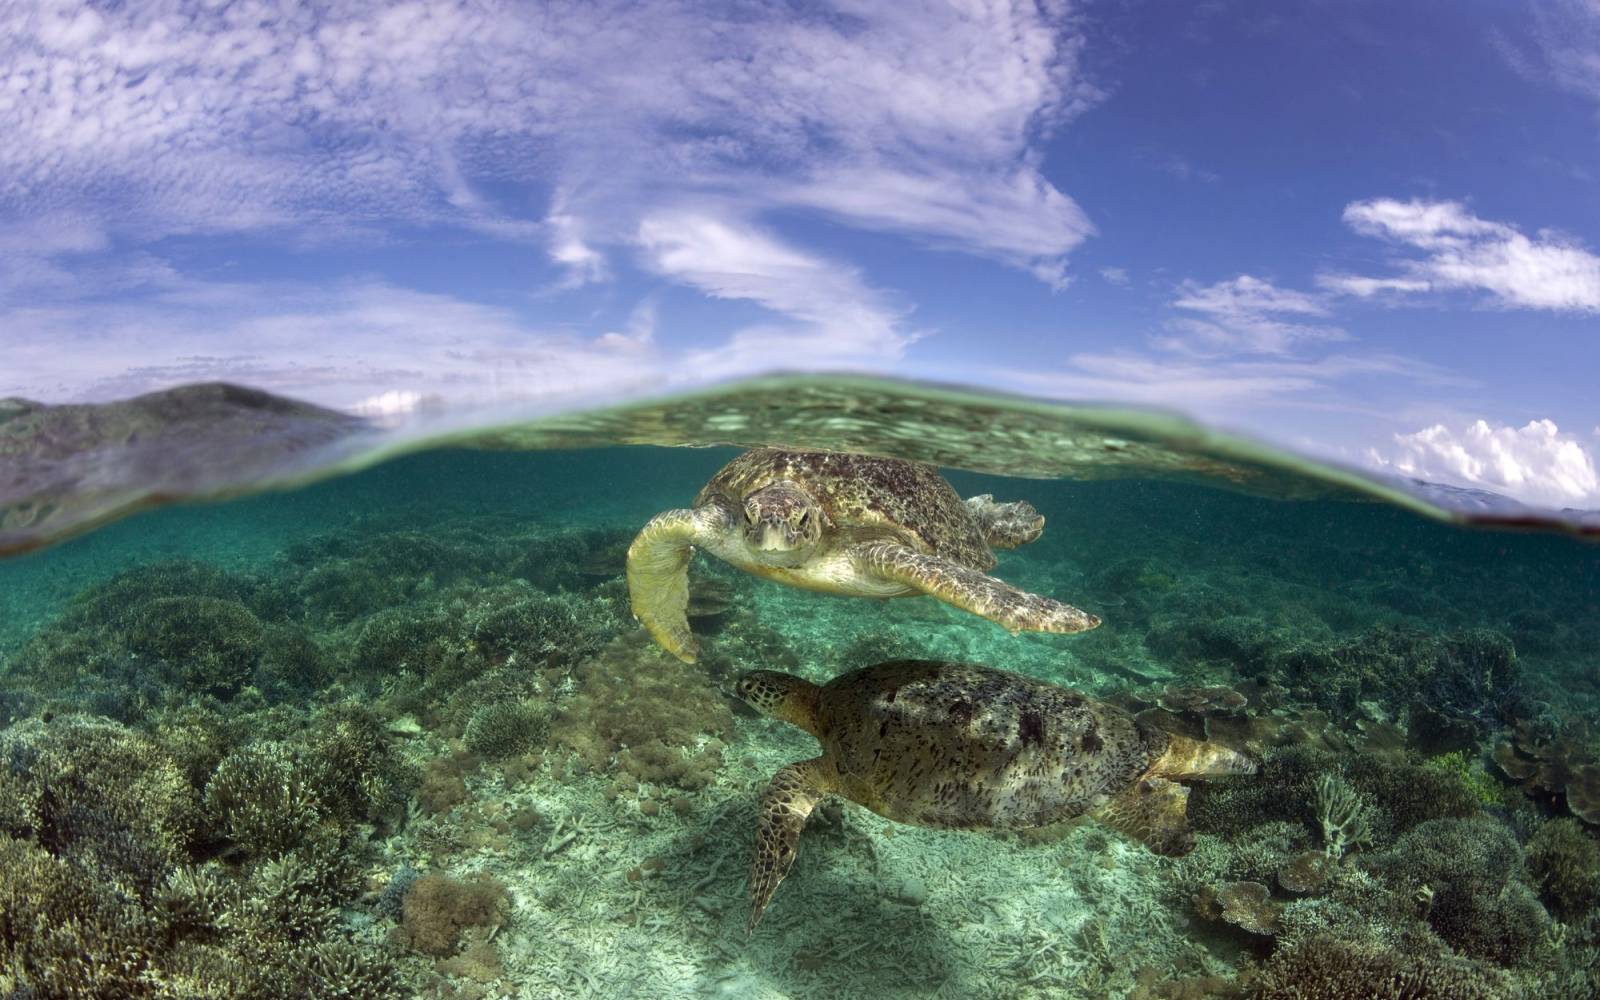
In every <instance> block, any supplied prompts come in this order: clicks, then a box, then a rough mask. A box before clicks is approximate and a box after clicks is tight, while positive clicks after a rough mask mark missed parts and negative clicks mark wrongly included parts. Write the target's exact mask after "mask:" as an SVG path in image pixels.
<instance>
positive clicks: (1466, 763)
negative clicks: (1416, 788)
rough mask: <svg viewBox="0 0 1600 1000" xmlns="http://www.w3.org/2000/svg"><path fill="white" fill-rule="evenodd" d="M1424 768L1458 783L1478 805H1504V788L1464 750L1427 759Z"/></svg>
mask: <svg viewBox="0 0 1600 1000" xmlns="http://www.w3.org/2000/svg"><path fill="white" fill-rule="evenodd" d="M1424 766H1425V767H1427V768H1429V769H1430V770H1434V771H1438V772H1439V773H1440V774H1443V775H1447V776H1449V777H1450V778H1451V779H1454V781H1455V782H1459V784H1460V785H1461V787H1464V788H1466V789H1467V791H1469V792H1471V793H1472V797H1473V798H1474V799H1476V800H1477V802H1478V804H1479V805H1482V806H1499V805H1504V804H1505V801H1506V795H1505V787H1506V786H1505V785H1504V784H1503V783H1502V782H1500V781H1498V780H1496V779H1495V777H1494V776H1493V775H1491V774H1490V773H1489V772H1488V771H1487V770H1486V769H1485V768H1484V766H1483V763H1482V761H1480V760H1479V759H1478V758H1477V756H1476V755H1475V754H1469V753H1468V752H1467V751H1465V750H1452V751H1451V752H1449V753H1445V754H1439V755H1437V756H1435V757H1429V758H1428V759H1427V760H1426V761H1425V762H1424Z"/></svg>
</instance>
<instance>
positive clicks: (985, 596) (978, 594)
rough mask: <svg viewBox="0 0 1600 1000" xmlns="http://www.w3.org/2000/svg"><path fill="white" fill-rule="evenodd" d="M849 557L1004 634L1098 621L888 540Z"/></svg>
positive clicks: (1068, 628)
mask: <svg viewBox="0 0 1600 1000" xmlns="http://www.w3.org/2000/svg"><path fill="white" fill-rule="evenodd" d="M851 555H852V556H853V557H854V559H855V560H856V564H857V565H858V566H859V567H860V568H861V569H862V570H863V571H865V572H868V573H872V574H875V575H877V576H880V577H883V578H885V579H889V580H893V581H895V582H896V583H900V584H904V585H905V586H907V587H914V588H916V589H917V590H920V591H922V592H923V593H925V594H928V595H929V596H931V597H937V598H938V599H939V600H941V601H944V602H945V603H946V604H953V605H955V606H956V607H958V608H961V609H962V610H964V611H970V612H972V613H973V614H975V615H980V616H982V617H984V618H987V619H989V620H990V621H992V622H994V623H995V624H996V625H999V626H1000V627H1001V628H1003V629H1005V630H1006V631H1008V632H1085V631H1087V630H1089V629H1092V628H1094V627H1095V626H1096V625H1099V624H1100V619H1099V618H1098V617H1097V616H1095V615H1091V614H1089V613H1088V612H1087V611H1082V610H1080V609H1078V608H1075V607H1073V606H1072V605H1070V604H1062V603H1061V602H1060V601H1054V600H1051V599H1050V598H1048V597H1041V596H1039V595H1038V594H1030V593H1028V592H1027V591H1025V590H1018V589H1017V588H1016V587H1013V586H1011V584H1009V583H1006V582H1005V581H1004V580H996V579H995V578H994V577H992V576H986V575H984V574H983V573H979V572H978V571H977V570H975V569H971V568H969V567H966V566H963V565H961V564H960V563H957V562H952V561H950V560H949V559H942V558H940V557H938V556H930V555H927V554H925V553H922V552H917V551H915V550H914V549H910V548H907V547H906V546H904V545H899V544H896V543H894V542H875V543H872V544H868V545H862V546H860V547H859V548H857V549H855V550H854V551H853V552H852V553H851Z"/></svg>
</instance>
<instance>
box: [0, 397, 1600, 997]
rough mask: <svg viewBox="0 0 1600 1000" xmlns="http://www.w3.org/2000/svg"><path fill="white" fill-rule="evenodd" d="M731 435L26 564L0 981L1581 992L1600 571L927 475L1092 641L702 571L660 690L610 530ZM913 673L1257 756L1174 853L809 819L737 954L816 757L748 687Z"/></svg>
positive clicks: (58, 986)
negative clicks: (904, 666)
mask: <svg viewBox="0 0 1600 1000" xmlns="http://www.w3.org/2000/svg"><path fill="white" fill-rule="evenodd" d="M975 423H976V424H977V425H978V426H979V428H980V431H981V426H982V423H983V422H982V421H976V422H975ZM946 426H948V423H947V424H946ZM817 436H818V437H819V438H827V436H828V435H827V433H826V432H825V430H824V429H823V428H820V427H819V428H818V432H817ZM979 436H980V438H981V434H980V435H979ZM913 437H914V435H910V434H908V435H905V436H902V438H901V439H900V440H908V439H911V438H913ZM783 440H785V441H787V442H789V443H791V444H800V443H807V442H804V441H797V440H795V439H794V438H793V437H785V438H783ZM970 440H971V439H970V438H968V439H963V441H965V442H967V443H968V444H970ZM817 443H826V444H830V445H834V444H835V443H836V442H835V441H833V440H831V439H830V440H825V441H819V442H817ZM1169 444H1170V448H1171V451H1172V453H1176V454H1183V449H1184V448H1185V447H1193V446H1194V443H1193V442H1192V441H1189V442H1184V441H1173V442H1169ZM738 453H739V452H738V450H737V449H736V448H731V447H719V448H695V449H686V448H665V447H645V446H631V447H611V448H588V449H582V450H544V451H501V452H489V451H479V450H464V449H451V448H437V449H425V450H422V451H420V452H418V453H415V454H409V455H405V456H403V457H400V458H396V459H394V460H392V461H388V462H385V463H383V464H378V465H375V466H373V467H370V468H366V469H365V470H364V471H359V472H355V473H352V474H348V475H342V476H336V477H334V478H328V479H325V480H323V481H320V482H315V483H310V484H308V485H304V486H302V487H300V488H298V489H294V490H290V491H285V492H273V493H265V494H261V495H256V496H249V497H244V498H241V499H235V500H231V501H227V502H221V503H215V504H196V505H188V506H175V507H166V508H163V509H159V510H154V511H148V512H145V513H141V514H136V515H133V516H130V517H126V518H123V519H120V520H115V521H114V522H113V523H110V524H108V525H106V526H104V527H101V528H99V529H98V530H95V531H92V532H89V533H87V534H79V535H78V536H77V537H75V538H71V539H69V540H66V541H62V542H60V543H58V544H55V545H53V546H51V547H47V548H44V549H42V550H39V551H35V552H32V553H30V554H27V555H20V556H16V557H14V558H11V559H9V560H6V561H4V562H0V723H3V724H4V725H5V729H4V730H0V997H8V998H9V997H16V998H22V997H45V996H152V997H191V996H192V997H225V996H227V997H232V996H262V997H276V996H283V997H291V996H293V997H299V996H353V997H399V996H427V997H433V996H457V997H491V996H515V997H579V996H593V997H694V996H730V997H851V996H949V997H1035V996H1037V997H1047V996H1048V997H1054V996H1086V997H1100V996H1112V997H1211V996H1217V997H1230V996H1231V997H1244V996H1261V997H1291V996H1293V997H1343V996H1375V997H1390V996H1393V997H1478V996H1482V997H1520V996H1528V997H1545V996H1574V997H1581V996H1596V995H1600V987H1597V976H1600V911H1597V908H1596V904H1597V902H1600V839H1597V836H1596V834H1597V829H1600V768H1597V766H1596V763H1597V761H1600V741H1597V736H1596V734H1595V732H1594V731H1593V729H1592V727H1591V725H1590V723H1589V720H1592V719H1595V718H1597V717H1600V549H1596V548H1595V547H1594V545H1593V544H1591V543H1585V542H1583V541H1580V540H1577V539H1575V538H1573V537H1570V536H1568V535H1563V534H1559V533H1518V532H1508V531H1491V530H1486V529H1481V528H1466V527H1461V526H1457V525H1453V524H1449V523H1444V522H1441V521H1440V520H1437V519H1430V518H1428V517H1424V516H1422V514H1420V513H1418V512H1417V510H1416V509H1415V507H1416V505H1415V504H1413V505H1412V507H1411V509H1408V508H1405V507H1402V506H1399V505H1397V504H1394V503H1385V502H1379V501H1373V500H1370V499H1369V500H1357V499H1355V498H1354V495H1353V494H1351V493H1349V492H1344V493H1338V492H1335V493H1334V494H1333V495H1330V496H1323V497H1321V498H1315V497H1311V495H1312V494H1314V493H1316V492H1317V491H1315V490H1311V489H1309V488H1308V489H1305V490H1300V489H1288V488H1272V489H1268V488H1265V487H1264V486H1262V484H1261V483H1256V484H1255V488H1253V489H1250V490H1249V491H1248V492H1241V491H1240V489H1239V486H1240V485H1241V483H1240V479H1239V477H1237V476H1227V475H1223V474H1222V472H1223V470H1222V469H1221V467H1220V466H1218V465H1216V464H1214V463H1213V464H1203V463H1198V462H1197V463H1190V464H1187V465H1184V464H1183V463H1179V465H1173V464H1172V463H1168V464H1167V465H1165V466H1163V467H1164V468H1166V469H1167V470H1169V471H1170V470H1172V469H1174V468H1179V467H1181V468H1182V471H1183V475H1182V476H1180V477H1176V478H1177V479H1181V481H1174V478H1175V477H1173V476H1171V475H1167V476H1159V475H1158V474H1157V472H1156V471H1152V470H1151V469H1146V470H1144V471H1143V472H1141V471H1140V470H1139V469H1137V468H1134V469H1128V470H1125V471H1124V474H1123V475H1122V476H1121V477H1119V478H1114V479H1108V480H1105V481H1085V480H1084V479H1082V478H1079V479H1076V480H1062V479H1050V480H1047V479H1037V478H1017V477H1008V476H995V475H980V474H977V473H972V472H965V471H960V470H959V469H952V468H948V467H947V468H946V469H945V475H946V478H947V479H948V480H949V482H950V483H951V484H952V485H953V486H954V487H955V489H956V491H957V492H958V493H959V494H960V495H961V496H963V497H965V496H973V495H977V494H982V493H993V494H994V495H995V496H996V497H997V498H998V499H1000V500H1020V499H1026V500H1027V501H1029V502H1031V503H1032V504H1033V505H1034V506H1035V507H1036V508H1037V509H1038V511H1039V512H1040V513H1042V514H1043V515H1044V516H1045V519H1046V527H1045V530H1044V534H1043V536H1042V537H1041V538H1040V539H1039V540H1038V541H1035V542H1033V543H1031V544H1028V545H1025V546H1023V547H1021V548H1018V549H1015V550H1013V551H1007V552H1002V553H1000V554H999V563H998V565H997V567H996V568H995V569H994V570H993V573H994V575H996V576H998V577H1000V578H1002V579H1004V580H1005V581H1007V582H1009V583H1011V584H1014V585H1015V586H1017V587H1020V588H1022V589H1024V590H1027V591H1031V592H1034V593H1038V594H1043V595H1048V596H1050V597H1053V598H1057V599H1059V600H1062V601H1065V602H1068V603H1070V604H1073V605H1076V606H1078V607H1081V608H1083V609H1085V610H1087V611H1090V612H1093V613H1094V614H1097V615H1099V616H1100V617H1101V618H1102V619H1103V620H1104V623H1103V624H1102V625H1101V626H1100V627H1099V628H1097V629H1094V630H1092V631H1089V632H1084V633H1081V634H1076V635H1045V634H1030V633H1022V634H1019V635H1011V634H1008V633H1007V632H1005V631H1004V630H1003V629H1001V628H999V627H996V626H994V625H992V624H990V623H988V622H985V621H983V620H982V619H980V618H978V617H976V616H974V615H971V614H967V613H965V612H962V611H959V610H956V609H954V608H951V607H949V606H948V605H945V604H941V603H939V602H937V601H935V600H933V599H932V598H928V597H920V598H908V599H897V600H890V601H875V600H867V599H860V598H845V597H837V596H832V595H827V594H819V593H813V592H809V591H804V590H799V589H794V588H789V587H784V586H782V585H780V584H777V583H774V582H770V581H767V580H762V579H759V578H757V577H755V576H752V575H750V574H747V573H743V572H740V571H738V570H736V569H734V568H732V567H730V566H729V565H728V564H726V563H723V562H721V561H717V560H714V559H710V558H708V557H707V556H705V555H704V554H701V555H698V556H696V557H695V559H694V562H693V563H692V565H691V567H690V574H691V581H692V583H691V591H692V596H693V599H694V603H693V610H694V612H695V617H694V618H693V619H692V621H691V625H692V627H693V628H694V630H695V632H696V633H697V635H698V636H699V639H700V642H701V643H702V646H703V654H702V656H701V657H700V659H699V660H698V662H696V663H693V664H686V663H682V662H679V661H678V660H676V659H674V658H672V657H669V656H667V655H665V654H664V653H662V652H661V650H660V649H658V648H657V647H656V646H655V645H654V643H652V642H651V641H650V639H649V637H648V636H647V635H646V634H645V633H644V631H643V630H642V629H641V628H640V627H639V626H638V625H637V624H636V623H635V622H634V621H633V619H632V616H631V615H630V613H629V594H628V588H627V584H626V582H625V580H624V577H623V568H624V565H623V560H624V554H625V550H626V547H627V544H628V542H629V540H630V539H631V538H632V537H633V535H634V534H635V533H636V532H637V531H638V530H639V529H640V527H641V526H642V525H643V524H644V523H645V522H646V521H647V520H648V519H649V518H650V517H651V516H652V515H653V514H655V513H656V512H659V511H662V510H666V509H671V508H675V507H682V506H685V505H687V504H688V503H689V502H690V501H691V500H692V499H693V498H694V496H695V494H696V493H697V492H698V490H699V489H700V487H701V486H702V485H703V484H704V483H705V482H706V481H707V479H708V478H710V477H711V476H712V475H713V474H714V473H715V472H716V471H717V469H718V468H720V467H721V466H722V465H723V464H724V463H725V462H727V461H728V460H730V459H731V458H733V457H734V456H735V455H737V454H738ZM1008 454H1009V453H1008ZM1016 454H1022V455H1024V457H1026V456H1027V455H1030V454H1031V455H1032V457H1033V458H1034V459H1036V460H1037V461H1038V462H1039V463H1048V462H1050V461H1051V454H1050V453H1049V452H1048V450H1047V448H1046V446H1044V445H1041V444H1039V443H1038V442H1037V441H1034V442H1028V443H1027V444H1026V447H1020V448H1018V449H1016ZM1013 457H1014V455H1013ZM1002 458H1004V459H1005V461H1011V458H1007V457H1006V456H1005V455H1002V454H1000V451H999V450H995V451H991V452H990V453H988V454H977V453H974V454H972V456H971V459H970V460H969V461H965V462H959V463H947V465H948V464H963V465H967V466H969V467H970V466H981V467H988V468H994V467H996V465H997V463H999V462H1000V461H1001V460H1002ZM1008 467H1009V466H1008ZM1152 468H1154V467H1152ZM1208 470H1210V471H1208ZM1246 485H1249V484H1246ZM1323 492H1327V491H1323ZM1252 494H1254V495H1252ZM1261 494H1270V495H1261ZM1288 495H1295V496H1302V495H1303V496H1306V497H1311V498H1300V499H1285V498H1283V497H1284V496H1288ZM901 658H918V659H933V660H943V661H960V662H970V663H981V664H986V665H989V666H992V667H997V668H1001V669H1004V670H1009V671H1014V672H1017V673H1020V674H1025V675H1028V676H1030V677H1033V678H1037V679H1041V680H1046V681H1050V682H1053V683H1057V684H1061V685H1064V686H1067V687H1071V688H1074V689H1076V690H1078V691H1081V692H1084V693H1085V694H1087V695H1090V696H1091V697H1093V698H1096V699H1102V700H1104V701H1105V702H1107V703H1108V704H1110V705H1112V706H1114V709H1115V710H1117V711H1127V712H1137V713H1146V714H1144V716H1143V718H1145V719H1147V720H1150V721H1151V722H1152V724H1158V725H1160V726H1161V727H1163V728H1164V729H1166V730H1168V731H1171V732H1176V733H1179V734H1183V735H1189V736H1191V737H1194V738H1198V739H1204V738H1207V737H1209V738H1210V739H1212V740H1214V741H1217V742H1219V743H1223V744H1226V745H1230V746H1234V747H1236V748H1238V749H1241V750H1244V751H1246V752H1248V753H1249V754H1251V755H1252V756H1253V757H1254V758H1255V759H1257V760H1258V761H1259V762H1260V769H1259V771H1258V772H1257V773H1256V774H1254V775H1243V776H1233V777H1228V778H1222V779H1218V780H1215V781H1208V782H1195V783H1194V784H1193V791H1192V792H1191V793H1190V798H1189V802H1188V820H1189V825H1190V827H1191V830H1192V832H1193V836H1194V845H1193V849H1192V850H1191V851H1189V852H1188V853H1187V854H1184V855H1183V856H1181V857H1164V856H1160V855H1157V854H1155V853H1153V852H1152V851H1150V850H1149V849H1147V848H1146V847H1145V846H1144V844H1142V843H1140V842H1139V841H1138V840H1137V839H1133V838H1129V837H1125V836H1123V835H1122V834H1119V833H1117V832H1115V831H1113V830H1112V829H1110V828H1109V827H1107V826H1104V825H1101V824H1099V823H1096V822H1094V821H1092V820H1086V819H1077V820H1073V821H1070V822H1063V823H1060V824H1057V825H1053V826H1047V827H1043V828H1039V829H1032V830H998V831H955V830H946V829H934V828H927V827H921V826H915V825H906V824H898V823H894V822H891V821H889V820H887V819H884V818H882V817H880V816H878V815H876V814H874V813H873V812H870V811H868V810H867V809H864V808H862V807H861V806H859V805H856V804H853V803H850V802H848V801H846V800H845V799H843V798H839V797H833V798H831V799H828V800H826V801H824V802H823V804H822V805H821V806H819V808H818V809H817V811H816V812H814V813H813V814H812V816H811V819H810V821H809V823H808V824H807V826H806V829H805V831H804V834H803V836H802V837H801V839H800V842H799V856H798V860H797V861H796V863H795V867H794V869H793V871H792V872H791V874H790V875H789V876H788V878H787V879H786V880H785V881H784V882H783V884H782V885H781V886H780V887H779V889H778V891H777V893H776V895H775V897H774V899H773V902H772V904H771V906H770V908H769V909H768V910H767V911H766V913H765V916H764V917H763V919H762V922H761V924H760V925H759V927H757V929H756V930H755V932H754V933H753V934H752V935H750V936H748V937H747V936H746V933H745V927H746V923H747V919H748V914H749V902H748V899H747V881H746V874H747V872H748V870H749V867H750V860H751V850H752V843H753V840H754V835H755V830H756V822H757V806H758V802H759V800H760V796H761V793H762V789H763V788H764V787H765V786H766V784H767V782H768V780H769V779H770V778H771V776H772V775H773V773H774V772H776V771H777V770H778V769H779V768H780V767H782V766H784V765H785V764H788V763H791V762H794V761H798V760H803V759H806V758H809V757H812V756H815V755H816V754H817V744H816V741H815V740H813V739H812V737H810V736H808V735H807V734H805V733H804V732H802V731H801V730H800V729H798V728H795V727H793V726H789V725H786V724H784V723H782V722H779V721H776V720H773V719H769V718H765V717H760V716H758V715H756V714H755V713H754V712H752V711H750V710H749V709H748V708H747V707H744V706H742V705H740V704H738V703H736V702H735V701H734V700H732V699H730V698H729V697H728V696H727V695H726V694H725V693H724V691H725V690H726V689H727V688H728V686H729V683H730V681H731V679H732V677H733V676H735V675H736V674H737V673H739V672H741V671H744V670H748V669H753V668H761V669H772V670H781V671H785V672H788V673H791V674H795V675H798V676H801V677H804V678H807V679H809V680H811V681H813V682H816V683H823V682H826V681H827V680H829V679H830V678H833V677H836V676H839V675H841V674H843V673H846V672H848V671H851V670H854V669H857V668H860V667H864V666H867V665H870V664H873V663H877V662H880V661H884V660H892V659H901ZM1341 831H1342V832H1341Z"/></svg>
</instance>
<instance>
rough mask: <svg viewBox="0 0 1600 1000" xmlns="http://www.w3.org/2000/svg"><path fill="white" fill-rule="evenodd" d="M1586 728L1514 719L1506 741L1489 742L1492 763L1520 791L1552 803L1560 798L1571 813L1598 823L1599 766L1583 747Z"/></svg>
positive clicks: (1586, 742) (1581, 725) (1595, 823)
mask: <svg viewBox="0 0 1600 1000" xmlns="http://www.w3.org/2000/svg"><path fill="white" fill-rule="evenodd" d="M1585 729H1586V727H1585V726H1584V725H1583V724H1581V723H1580V724H1575V725H1572V726H1569V727H1568V728H1567V729H1566V730H1565V731H1563V730H1560V729H1557V728H1556V727H1554V726H1551V725H1540V724H1536V723H1532V722H1527V721H1521V720H1519V721H1518V722H1517V723H1516V724H1515V725H1514V726H1513V727H1512V730H1511V735H1510V738H1509V739H1504V740H1501V741H1500V742H1499V743H1497V744H1495V748H1494V752H1493V754H1492V756H1493V757H1494V762H1495V764H1496V765H1497V766H1498V767H1499V768H1500V770H1501V772H1502V773H1504V774H1505V776H1506V777H1508V778H1510V779H1511V780H1512V781H1515V782H1517V783H1518V784H1520V785H1521V786H1522V789H1523V791H1525V792H1527V793H1528V794H1529V795H1531V796H1533V797H1535V798H1541V799H1545V800H1547V801H1548V802H1550V803H1552V804H1554V803H1556V802H1558V801H1559V800H1563V799H1564V800H1565V801H1566V804H1567V808H1568V809H1570V810H1571V811H1572V814H1573V815H1574V816H1577V817H1578V818H1579V819H1581V820H1583V821H1584V822H1585V823H1589V824H1591V825H1600V764H1596V763H1595V761H1594V759H1593V754H1592V753H1591V751H1590V750H1589V747H1588V740H1587V739H1586V738H1585V737H1586V735H1587V734H1586V732H1585V731H1584V730H1585Z"/></svg>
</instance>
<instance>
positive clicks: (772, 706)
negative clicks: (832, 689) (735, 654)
mask: <svg viewBox="0 0 1600 1000" xmlns="http://www.w3.org/2000/svg"><path fill="white" fill-rule="evenodd" d="M818 690H819V689H818V688H817V686H816V685H815V684H813V683H811V682H810V681H808V680H806V679H805V678H804V677H796V676H795V675H794V674H785V673H780V672H779V671H776V670H750V671H746V672H745V673H742V674H740V675H739V679H738V680H736V681H734V682H733V693H734V695H736V696H737V697H738V698H739V699H740V700H741V701H743V702H744V703H745V704H747V705H749V706H750V707H751V708H753V709H755V710H756V711H758V712H760V713H761V714H762V715H767V716H771V717H772V718H774V719H781V720H782V721H784V722H789V723H793V724H794V725H796V726H799V727H800V728H801V729H804V730H806V731H807V732H812V733H814V732H816V710H817V692H818Z"/></svg>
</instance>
